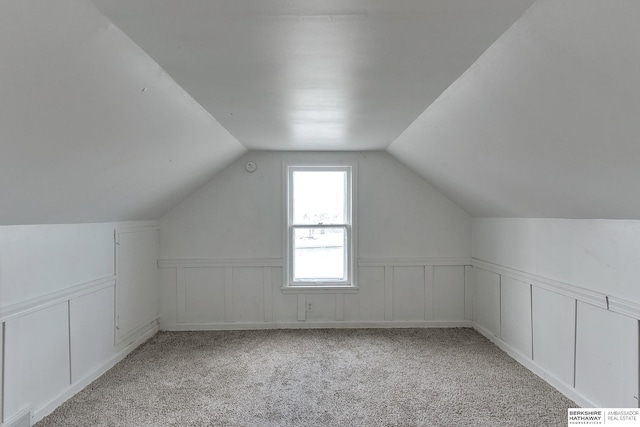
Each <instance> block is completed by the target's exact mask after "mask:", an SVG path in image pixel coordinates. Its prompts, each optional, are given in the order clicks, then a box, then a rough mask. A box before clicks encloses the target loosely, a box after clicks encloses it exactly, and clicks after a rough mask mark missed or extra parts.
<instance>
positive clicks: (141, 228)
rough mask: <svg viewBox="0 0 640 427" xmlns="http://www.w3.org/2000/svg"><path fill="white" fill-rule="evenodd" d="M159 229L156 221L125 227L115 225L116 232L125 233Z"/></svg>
mask: <svg viewBox="0 0 640 427" xmlns="http://www.w3.org/2000/svg"><path fill="white" fill-rule="evenodd" d="M155 230H157V231H159V230H160V225H159V224H158V223H154V224H147V225H131V226H125V227H116V228H115V232H116V234H127V233H139V232H143V231H155Z"/></svg>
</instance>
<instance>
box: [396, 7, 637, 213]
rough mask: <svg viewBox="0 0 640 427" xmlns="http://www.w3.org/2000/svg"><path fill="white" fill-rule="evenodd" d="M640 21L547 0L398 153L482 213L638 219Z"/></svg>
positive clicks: (403, 140)
mask: <svg viewBox="0 0 640 427" xmlns="http://www.w3.org/2000/svg"><path fill="white" fill-rule="evenodd" d="M639 22H640V2H638V1H637V0H612V1H600V0H563V1H557V0H539V1H538V2H536V3H535V4H534V5H533V6H532V7H531V9H530V10H529V11H528V12H527V13H526V14H525V15H524V16H523V17H522V18H521V19H520V20H519V21H518V22H517V23H516V24H515V25H514V26H513V27H512V28H511V29H510V30H509V31H507V32H506V33H505V34H504V35H503V36H502V37H501V38H500V39H498V41H497V42H496V43H495V44H493V45H492V46H491V48H489V49H488V50H487V51H486V52H485V53H484V54H483V55H482V56H481V58H480V59H479V60H478V61H477V63H476V64H474V65H473V66H472V67H471V68H470V69H469V70H468V71H467V72H466V73H465V74H464V75H463V76H462V77H461V78H460V79H458V80H457V81H456V82H455V83H454V84H453V85H451V86H450V87H449V88H448V89H447V90H446V91H445V92H444V93H443V94H442V95H441V96H440V98H439V99H438V100H436V101H435V102H434V103H433V104H431V106H429V108H427V109H426V111H425V112H424V113H423V114H422V115H421V116H420V117H419V118H418V119H417V120H416V121H415V122H414V123H412V124H411V126H409V127H408V129H406V130H405V131H404V132H403V133H402V135H401V136H400V137H399V138H398V139H397V140H396V141H395V142H394V143H393V144H391V146H390V147H389V149H388V151H389V152H390V153H391V154H393V155H394V156H395V157H397V158H398V159H400V160H401V161H403V162H404V163H405V164H407V165H409V166H410V167H411V168H413V169H414V170H415V171H417V172H418V173H420V174H421V175H422V176H423V177H425V178H426V179H427V180H429V181H430V182H431V183H432V184H433V185H435V186H436V187H437V188H439V189H440V190H441V191H442V192H444V193H445V194H446V195H448V196H449V197H450V198H452V199H453V200H455V201H456V202H457V203H458V204H459V205H460V206H461V207H463V208H464V209H465V210H467V212H469V213H470V214H471V215H473V216H476V217H561V218H612V219H621V218H624V219H640V197H637V191H638V183H640V25H639V24H638V23H639Z"/></svg>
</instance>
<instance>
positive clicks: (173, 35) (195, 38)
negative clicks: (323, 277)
mask: <svg viewBox="0 0 640 427" xmlns="http://www.w3.org/2000/svg"><path fill="white" fill-rule="evenodd" d="M94 1H95V3H96V4H97V5H98V7H99V8H100V9H101V10H102V11H104V13H105V14H106V15H107V16H108V17H109V18H107V17H105V15H104V14H103V13H101V12H100V11H99V10H98V9H96V8H95V7H94V5H93V4H92V3H91V2H89V1H88V0H56V1H55V2H47V1H42V0H3V1H2V2H0V58H2V61H0V147H1V149H2V151H1V152H2V155H1V156H0V201H1V202H2V206H1V209H0V224H33V223H65V222H66V223H73V222H97V221H118V220H136V219H154V218H159V217H160V216H161V215H162V214H163V213H164V212H166V211H167V210H168V209H169V208H171V207H173V206H174V205H176V204H177V203H178V202H180V201H181V200H182V199H184V198H185V197H186V196H187V195H189V194H190V193H191V192H193V191H194V190H195V189H196V188H197V187H199V186H200V185H202V184H204V183H205V182H206V181H207V180H209V179H210V178H211V177H212V176H213V175H215V174H216V173H217V172H219V171H220V170H221V169H222V168H224V167H225V166H227V165H228V164H230V163H231V162H232V161H233V160H234V159H236V158H237V157H239V156H240V155H241V154H242V153H244V152H245V151H247V149H269V150H374V149H384V148H385V147H387V150H388V151H389V152H390V153H391V154H393V155H394V156H395V157H397V158H398V159H400V160H401V161H403V162H404V163H405V164H406V165H408V166H409V167H410V168H412V169H413V170H414V171H416V172H417V173H418V174H420V175H421V176H423V177H424V178H425V179H427V180H428V181H429V182H430V183H432V184H433V185H434V186H436V188H438V189H439V190H441V191H442V192H443V193H444V194H445V195H446V196H448V197H449V198H451V199H452V200H453V201H454V202H456V203H457V204H459V205H460V206H461V207H462V208H464V209H465V210H466V211H467V212H469V213H470V214H471V215H473V216H476V217H485V216H490V217H500V216H504V217H512V216H516V217H564V218H627V219H640V198H638V197H634V194H635V192H636V187H637V183H638V182H640V167H638V165H639V164H640V143H638V136H639V135H640V120H638V118H639V117H640V55H639V54H638V46H640V26H639V25H638V22H640V2H638V1H637V0H610V1H602V0H562V1H558V0H538V1H537V2H536V3H535V4H534V5H533V6H532V7H531V8H530V9H528V10H527V11H526V12H525V10H526V9H527V7H528V6H529V5H530V4H531V3H532V0H518V1H514V0H476V1H469V0H431V1H424V0H402V1H399V0H393V1H392V0H388V1H384V2H383V1H374V0H343V1H339V0H324V1H321V0H315V1H311V0H304V1H303V0H298V1H291V0H262V1H259V0H254V1H248V0H226V1H215V0H189V1H183V2H177V1H173V0H94ZM523 14H524V15H523ZM519 17H520V18H519ZM518 18H519V19H518ZM111 20H112V21H113V22H115V23H116V24H117V26H116V25H114V24H113V23H112V22H111ZM513 22H515V24H514V25H513V26H512V27H511V28H510V29H508V30H507V28H509V27H510V25H511V24H512V23H513ZM121 28H122V29H124V32H123V31H122V30H121ZM505 30H507V31H506V33H504V34H503V32H504V31H505ZM501 34H503V35H501ZM132 39H133V40H132ZM496 39H497V41H496ZM494 41H495V43H494ZM492 43H493V44H492ZM489 46H490V47H489ZM487 48H488V49H487ZM485 49H486V51H485ZM483 52H484V53H483ZM478 57H480V58H479V59H477V58H478ZM476 59H477V61H476ZM390 143H391V145H389V144H390Z"/></svg>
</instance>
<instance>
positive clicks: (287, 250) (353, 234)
mask: <svg viewBox="0 0 640 427" xmlns="http://www.w3.org/2000/svg"><path fill="white" fill-rule="evenodd" d="M314 170H315V171H345V172H347V181H348V182H347V189H346V190H347V193H348V194H347V221H346V223H345V224H327V225H325V224H305V225H294V224H292V223H293V173H294V172H295V171H314ZM357 176H358V174H357V164H356V162H322V163H318V162H284V163H283V178H284V179H283V181H284V192H283V194H284V201H285V206H284V236H283V237H284V242H285V244H284V253H283V255H284V256H283V259H284V278H285V280H284V285H283V287H282V290H283V291H285V292H287V291H289V292H305V293H316V292H318V293H323V292H331V293H336V292H338V293H342V292H344V293H350V292H357V291H358V287H357V282H356V260H357V257H356V249H357V242H358V241H357V227H356V218H357V215H356V206H357V202H356V201H357V197H356V195H357V193H356V188H357ZM343 227H344V228H345V230H346V234H347V243H346V246H347V250H346V254H345V255H346V258H347V259H346V262H345V267H346V268H347V274H346V276H347V280H345V281H294V276H293V255H294V254H293V251H294V244H293V239H294V237H293V236H294V231H295V229H297V228H343Z"/></svg>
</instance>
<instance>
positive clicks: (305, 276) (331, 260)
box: [285, 165, 354, 287]
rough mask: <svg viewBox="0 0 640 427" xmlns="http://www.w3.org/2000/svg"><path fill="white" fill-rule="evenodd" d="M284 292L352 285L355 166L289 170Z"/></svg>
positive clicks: (295, 168) (287, 180)
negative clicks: (294, 289) (300, 288)
mask: <svg viewBox="0 0 640 427" xmlns="http://www.w3.org/2000/svg"><path fill="white" fill-rule="evenodd" d="M286 197H287V219H286V229H287V251H286V269H287V280H286V283H285V287H298V286H302V287H309V286H316V287H349V286H354V272H353V265H352V264H353V259H354V254H353V251H354V244H353V241H354V237H353V236H354V234H353V202H352V198H353V166H352V165H288V166H287V174H286Z"/></svg>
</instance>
